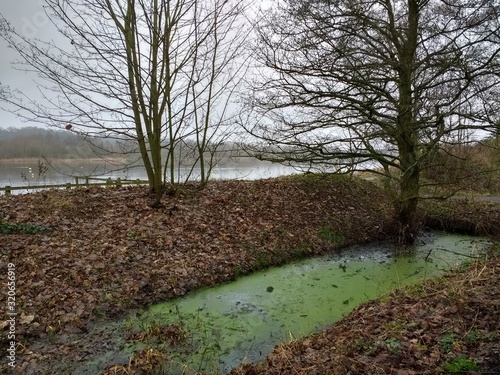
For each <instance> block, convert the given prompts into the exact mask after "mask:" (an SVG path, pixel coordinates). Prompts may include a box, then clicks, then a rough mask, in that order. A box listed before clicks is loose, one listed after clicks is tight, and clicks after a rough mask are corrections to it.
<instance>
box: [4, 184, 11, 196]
mask: <svg viewBox="0 0 500 375" xmlns="http://www.w3.org/2000/svg"><path fill="white" fill-rule="evenodd" d="M10 193H12V191H11V190H10V186H6V187H5V195H10Z"/></svg>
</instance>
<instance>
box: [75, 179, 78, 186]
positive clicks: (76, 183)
mask: <svg viewBox="0 0 500 375" xmlns="http://www.w3.org/2000/svg"><path fill="white" fill-rule="evenodd" d="M75 185H76V187H78V177H75Z"/></svg>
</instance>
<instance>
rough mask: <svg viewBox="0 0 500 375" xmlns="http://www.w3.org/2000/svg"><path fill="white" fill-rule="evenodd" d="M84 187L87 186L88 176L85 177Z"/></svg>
mask: <svg viewBox="0 0 500 375" xmlns="http://www.w3.org/2000/svg"><path fill="white" fill-rule="evenodd" d="M85 186H87V187H88V186H89V176H85Z"/></svg>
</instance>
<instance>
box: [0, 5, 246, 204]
mask: <svg viewBox="0 0 500 375" xmlns="http://www.w3.org/2000/svg"><path fill="white" fill-rule="evenodd" d="M45 9H46V12H47V15H48V16H49V17H50V19H51V20H52V21H53V23H54V25H55V26H56V27H57V28H58V30H59V32H60V33H61V34H62V35H63V36H64V40H63V43H61V40H57V43H56V42H54V41H50V42H43V41H41V40H33V39H30V38H27V37H25V36H23V35H21V34H20V33H18V32H17V31H16V30H14V29H12V28H9V30H8V34H7V40H8V42H9V43H10V45H11V46H12V47H13V48H15V49H16V50H17V51H18V52H19V54H20V56H21V57H22V59H21V62H22V63H23V64H24V65H23V67H24V68H26V69H28V70H33V71H35V72H36V73H37V74H38V76H39V77H40V78H41V80H40V83H39V84H38V89H39V90H40V91H41V93H42V95H43V101H40V100H34V98H33V96H31V95H27V94H25V93H18V95H17V98H15V99H13V100H12V102H13V103H14V104H15V105H17V107H18V108H20V109H22V110H23V111H21V114H22V115H24V116H31V117H33V118H35V119H36V120H37V121H39V122H40V121H45V122H46V123H48V124H49V125H52V126H57V127H61V128H64V127H66V128H67V129H70V130H72V131H76V132H78V133H80V134H83V135H92V136H102V137H115V138H117V139H121V140H129V141H130V140H132V141H133V144H134V145H135V150H134V151H135V152H136V153H137V154H138V155H140V160H142V163H143V164H144V167H145V169H146V172H147V176H148V180H149V184H150V188H151V190H152V191H153V192H154V193H155V201H154V202H153V204H158V202H159V199H160V197H161V195H162V192H163V191H164V190H165V188H166V187H170V188H175V186H176V183H177V182H178V178H179V177H178V175H177V174H176V168H178V165H179V164H178V163H179V160H178V152H177V151H178V150H179V149H180V148H182V147H183V148H184V149H185V148H189V147H192V148H193V150H192V152H193V153H194V155H195V156H194V157H193V158H191V162H192V166H193V165H200V166H201V171H202V172H201V179H202V182H203V183H204V182H206V180H207V179H208V177H209V174H210V168H211V166H212V164H210V163H211V162H212V160H213V159H212V158H211V156H212V157H213V153H214V148H216V146H217V144H218V143H219V142H221V141H222V140H223V139H224V130H227V125H228V123H229V121H230V120H231V117H232V116H233V115H234V113H233V112H232V106H231V105H230V103H231V97H232V93H233V91H234V87H235V86H236V84H237V80H238V79H240V78H241V76H242V72H243V70H244V68H245V57H244V53H243V45H244V41H245V37H246V33H247V29H248V28H247V26H246V24H245V22H243V17H244V7H243V6H242V5H241V2H240V1H236V0H173V1H171V0H45ZM3 24H4V25H7V22H6V20H3ZM18 67H19V66H18ZM26 111H27V112H26ZM128 144H130V142H129V143H128ZM181 146H182V147H181ZM127 151H128V152H130V150H127ZM162 151H163V152H162Z"/></svg>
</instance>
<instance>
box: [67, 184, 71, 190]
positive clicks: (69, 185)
mask: <svg viewBox="0 0 500 375" xmlns="http://www.w3.org/2000/svg"><path fill="white" fill-rule="evenodd" d="M66 189H68V190H69V189H71V182H67V183H66Z"/></svg>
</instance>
